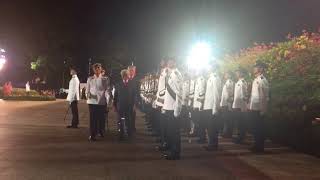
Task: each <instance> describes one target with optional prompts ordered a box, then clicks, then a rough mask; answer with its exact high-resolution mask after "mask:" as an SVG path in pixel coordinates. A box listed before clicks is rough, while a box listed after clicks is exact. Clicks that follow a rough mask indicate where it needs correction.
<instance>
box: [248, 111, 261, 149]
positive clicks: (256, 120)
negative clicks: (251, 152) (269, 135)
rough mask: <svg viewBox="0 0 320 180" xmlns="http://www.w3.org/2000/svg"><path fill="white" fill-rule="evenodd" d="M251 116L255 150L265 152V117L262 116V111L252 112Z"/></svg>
mask: <svg viewBox="0 0 320 180" xmlns="http://www.w3.org/2000/svg"><path fill="white" fill-rule="evenodd" d="M250 114H251V119H252V125H253V135H254V148H255V149H256V150H258V151H263V150H264V141H265V132H264V131H265V128H264V125H265V123H264V117H263V116H262V115H260V111H251V112H250Z"/></svg>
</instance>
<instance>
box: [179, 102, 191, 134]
mask: <svg viewBox="0 0 320 180" xmlns="http://www.w3.org/2000/svg"><path fill="white" fill-rule="evenodd" d="M179 119H180V123H181V125H180V127H181V128H182V129H183V130H184V131H186V132H188V131H189V130H190V117H189V109H188V107H187V106H182V109H181V115H180V117H179Z"/></svg>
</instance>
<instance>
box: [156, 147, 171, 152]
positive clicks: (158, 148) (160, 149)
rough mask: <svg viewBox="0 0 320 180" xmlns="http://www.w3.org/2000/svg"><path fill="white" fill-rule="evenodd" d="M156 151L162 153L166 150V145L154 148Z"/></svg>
mask: <svg viewBox="0 0 320 180" xmlns="http://www.w3.org/2000/svg"><path fill="white" fill-rule="evenodd" d="M156 150H157V151H162V152H164V151H167V150H168V146H166V145H161V146H156Z"/></svg>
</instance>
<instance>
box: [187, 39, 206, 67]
mask: <svg viewBox="0 0 320 180" xmlns="http://www.w3.org/2000/svg"><path fill="white" fill-rule="evenodd" d="M211 58H212V51H211V46H210V45H209V44H208V43H206V42H199V43H197V44H195V45H194V46H193V47H192V49H191V51H190V54H189V56H188V58H187V63H188V66H189V67H190V68H194V69H202V68H206V67H208V66H209V61H210V59H211Z"/></svg>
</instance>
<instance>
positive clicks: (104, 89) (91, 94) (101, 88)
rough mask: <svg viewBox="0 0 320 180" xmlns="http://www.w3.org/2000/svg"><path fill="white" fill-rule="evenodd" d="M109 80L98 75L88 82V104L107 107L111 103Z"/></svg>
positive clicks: (90, 78)
mask: <svg viewBox="0 0 320 180" xmlns="http://www.w3.org/2000/svg"><path fill="white" fill-rule="evenodd" d="M109 86H110V84H109V79H108V78H107V77H104V76H101V75H100V76H99V77H97V76H96V75H94V76H91V77H89V78H88V81H87V89H86V95H87V104H94V105H106V104H107V102H109V99H108V98H109V94H108V90H109Z"/></svg>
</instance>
